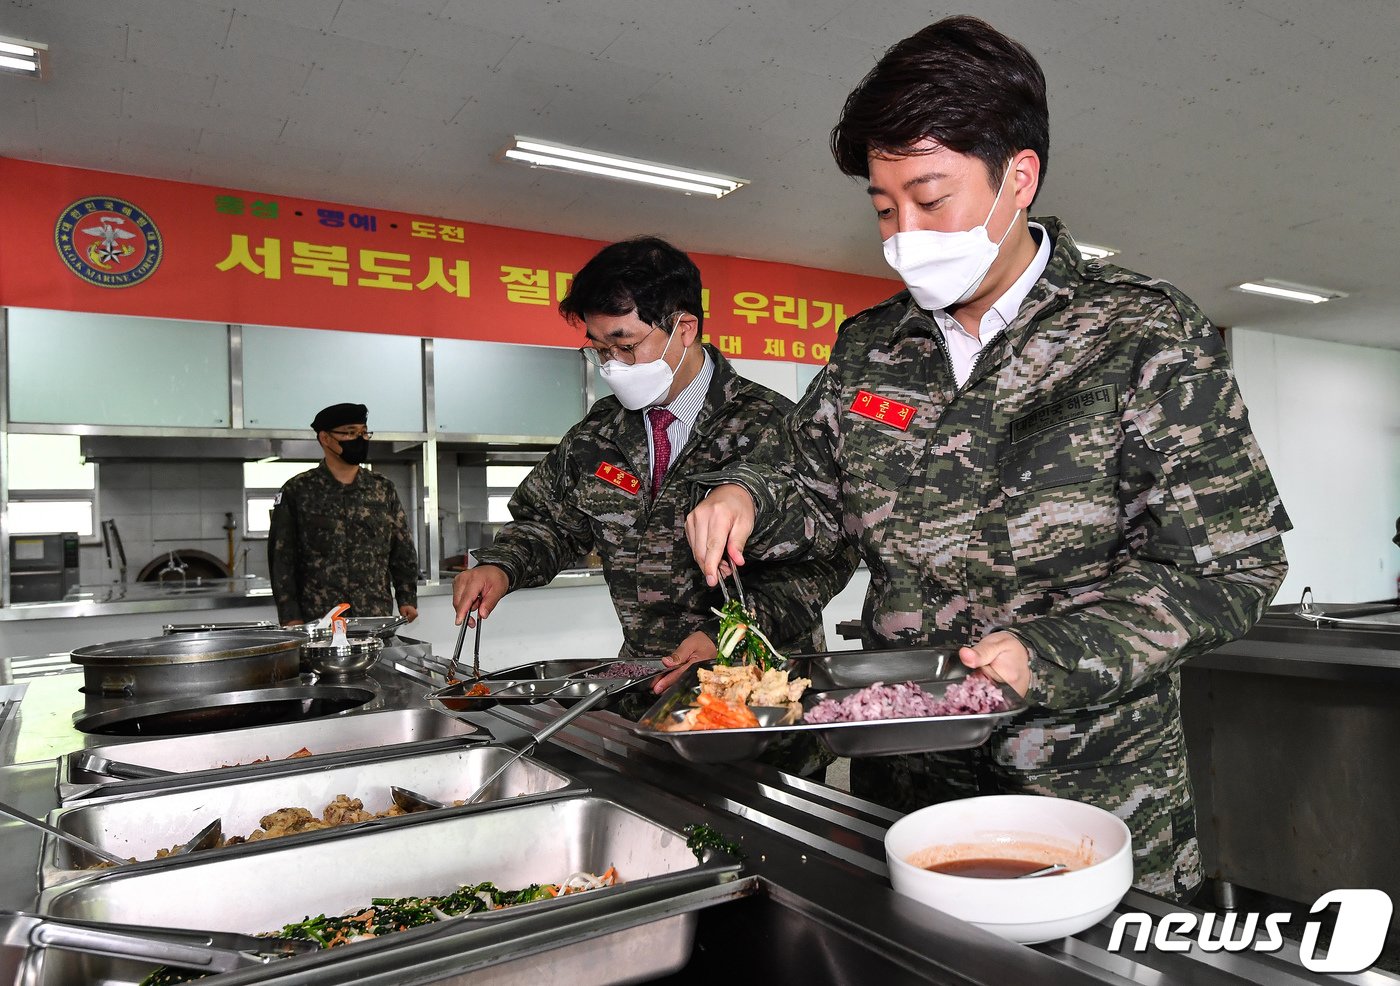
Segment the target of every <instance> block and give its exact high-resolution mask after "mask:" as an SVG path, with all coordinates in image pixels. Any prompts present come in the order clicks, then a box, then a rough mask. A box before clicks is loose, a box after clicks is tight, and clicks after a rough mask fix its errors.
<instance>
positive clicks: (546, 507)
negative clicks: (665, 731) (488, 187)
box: [452, 237, 855, 774]
mask: <svg viewBox="0 0 1400 986" xmlns="http://www.w3.org/2000/svg"><path fill="white" fill-rule="evenodd" d="M559 311H560V313H561V314H562V315H563V316H564V317H565V318H567V319H568V320H569V321H571V322H573V323H574V324H576V325H578V326H579V327H581V328H583V329H585V331H586V333H587V340H586V341H587V345H585V346H584V347H583V348H582V350H581V351H582V353H583V355H584V357H585V358H586V359H588V360H589V361H590V362H591V363H592V364H593V365H594V366H596V367H598V368H599V372H600V376H601V377H602V378H603V379H604V380H605V381H606V382H607V383H608V384H609V386H610V387H611V388H612V390H613V396H609V397H603V398H601V399H600V400H598V401H597V402H596V403H594V405H593V407H592V408H591V409H590V410H589V412H588V414H587V415H586V416H585V417H584V419H583V420H582V421H581V422H579V423H578V424H577V425H575V426H574V427H573V428H571V429H570V430H569V433H568V434H567V435H565V436H564V439H563V441H561V442H560V443H559V444H558V445H557V446H555V448H554V449H553V450H551V451H550V452H549V454H548V455H546V456H545V458H544V460H543V461H542V462H541V463H540V464H539V465H538V466H536V467H535V469H534V470H532V471H531V473H530V474H529V476H527V477H526V478H525V481H524V482H523V483H521V484H520V486H519V487H518V488H517V489H516V491H515V494H514V496H512V497H511V501H510V512H511V516H512V517H513V518H514V520H513V522H512V523H510V524H507V525H506V526H505V528H504V529H503V530H502V531H501V533H500V534H498V535H497V536H496V540H495V543H494V544H493V545H492V546H491V547H489V548H487V549H485V550H482V551H478V552H476V558H477V562H478V564H477V566H476V567H475V568H471V569H468V570H467V571H465V572H462V573H461V574H459V575H458V576H457V578H456V580H455V582H454V585H453V593H452V601H453V606H454V607H455V608H456V611H457V621H458V622H459V623H460V622H461V621H462V620H464V619H468V615H467V614H468V613H469V612H470V611H471V610H472V609H473V608H476V607H478V606H479V607H480V608H479V610H478V612H479V615H480V616H481V617H487V616H490V614H491V611H492V610H493V609H494V608H495V606H496V604H497V603H498V602H499V601H500V600H501V598H502V597H503V596H504V595H505V594H506V593H507V592H510V591H513V590H515V589H519V588H528V587H531V586H540V585H545V584H546V583H548V582H549V581H550V580H551V579H553V578H554V577H555V576H556V575H558V574H559V572H560V570H561V569H563V568H564V567H565V566H567V565H570V564H572V563H574V562H575V561H576V560H577V559H579V558H581V557H583V556H584V555H585V554H587V553H588V552H590V551H597V552H598V554H599V555H600V556H601V557H602V560H603V575H604V577H605V578H606V579H607V583H608V589H609V591H610V593H611V594H612V599H613V606H614V607H615V608H616V610H617V616H618V620H619V621H620V622H621V624H622V633H623V645H622V650H621V653H620V654H619V655H618V657H619V658H620V659H621V660H658V659H661V660H664V661H665V662H666V663H667V664H668V665H669V666H671V667H673V668H675V669H676V670H675V671H674V672H672V673H670V674H667V675H665V676H663V677H662V678H661V679H659V680H658V681H657V682H656V683H655V685H654V686H653V687H654V689H655V690H656V691H658V692H659V691H662V690H664V688H665V687H667V686H668V685H669V684H670V683H671V682H672V681H673V680H675V679H676V678H678V677H679V676H680V674H681V671H682V670H683V668H684V666H687V665H689V664H692V663H695V662H698V661H705V660H711V659H713V658H714V657H715V640H714V633H715V631H716V630H717V629H718V619H717V618H716V617H715V616H714V615H713V614H712V613H711V612H710V608H711V607H712V606H718V605H719V604H720V603H721V602H722V599H721V598H720V594H719V590H718V589H714V588H711V587H709V586H707V585H706V584H705V581H704V579H702V578H701V576H700V573H699V572H698V571H697V570H696V568H695V566H694V565H693V564H692V563H691V560H690V551H689V549H688V548H687V546H686V542H685V526H684V525H685V515H686V512H687V511H688V510H689V509H690V506H691V499H690V497H691V486H690V482H689V479H690V477H691V476H693V475H694V474H696V473H699V472H708V471H712V470H715V469H720V468H723V467H725V466H727V465H729V464H731V463H733V462H735V461H737V460H738V459H739V458H741V457H744V458H752V459H754V460H756V461H761V462H774V461H780V460H785V459H787V458H790V457H791V454H792V450H791V448H790V447H789V446H788V444H787V441H786V438H785V437H784V433H783V430H782V429H781V428H780V427H779V425H780V423H781V422H782V420H783V415H784V413H785V412H787V411H788V410H789V409H790V408H791V407H792V402H791V401H789V400H788V399H787V398H785V397H783V396H781V395H780V394H777V393H775V392H773V391H772V390H769V389H768V388H767V387H762V386H760V385H759V384H756V383H753V382H752V381H749V380H746V379H744V378H743V377H741V376H739V374H738V373H736V372H735V371H734V368H733V367H732V366H730V364H729V362H728V361H727V360H726V359H725V358H724V356H723V355H722V354H721V353H720V352H719V350H717V349H715V348H714V347H712V346H709V345H704V344H702V343H701V341H700V339H701V333H702V326H703V320H704V311H703V308H702V306H701V286H700V271H699V269H698V268H697V267H696V266H695V264H694V263H693V262H692V261H691V259H690V258H689V257H687V256H686V255H685V254H684V253H683V252H681V251H680V250H678V249H676V248H675V247H674V246H672V245H671V244H669V243H667V242H665V241H664V240H660V239H656V238H654V237H645V238H640V239H635V240H628V241H625V242H622V243H614V244H612V245H611V246H608V247H605V248H603V250H602V251H601V252H599V253H598V254H597V256H595V257H594V258H593V259H592V260H590V261H589V262H588V263H587V264H585V265H584V267H583V269H582V270H580V271H579V272H578V275H577V276H576V277H575V278H574V280H573V283H572V286H571V288H570V291H569V295H568V297H566V298H565V299H564V300H563V302H561V303H560V305H559ZM830 558H831V559H834V560H829V559H828V557H827V556H818V555H814V556H812V557H810V558H809V559H808V560H805V561H803V562H800V563H797V564H783V563H776V564H771V565H768V564H759V565H753V566H751V567H750V570H748V571H746V572H745V578H744V588H745V590H746V594H747V596H748V601H749V603H750V606H751V608H752V609H753V610H754V611H755V616H756V617H757V622H758V625H759V626H760V627H762V628H763V630H764V632H765V633H766V634H767V636H768V637H769V639H771V640H772V641H773V643H774V645H775V646H776V647H777V648H778V650H779V651H780V652H783V653H789V652H792V653H797V652H813V651H821V650H824V649H825V635H824V634H823V631H822V607H823V606H825V605H826V603H827V602H828V601H829V600H830V599H831V597H832V596H834V595H835V594H836V593H837V592H839V591H840V590H841V589H842V588H843V587H844V586H845V584H846V582H847V581H848V580H849V579H850V576H851V572H852V571H853V570H854V568H855V552H854V551H853V550H851V549H850V548H849V547H847V546H845V545H839V546H837V547H836V548H835V550H834V551H833V552H832V555H831V556H830ZM648 704H650V702H647V703H644V704H641V705H637V704H635V703H634V704H633V706H632V707H630V708H629V709H628V710H626V711H628V712H630V713H631V714H633V715H634V716H635V715H636V714H639V713H641V712H642V711H645V708H646V705H648ZM829 759H830V758H829V757H827V758H823V757H822V756H820V755H818V754H817V752H816V747H815V745H814V744H810V743H809V744H803V747H802V750H801V751H800V752H797V751H788V755H787V756H786V757H782V756H780V757H779V760H778V761H775V762H780V763H781V765H782V766H785V767H787V768H788V769H791V770H793V771H795V772H798V773H804V774H805V773H810V772H811V771H813V770H815V769H817V768H818V767H820V766H822V764H823V763H825V762H827V761H829Z"/></svg>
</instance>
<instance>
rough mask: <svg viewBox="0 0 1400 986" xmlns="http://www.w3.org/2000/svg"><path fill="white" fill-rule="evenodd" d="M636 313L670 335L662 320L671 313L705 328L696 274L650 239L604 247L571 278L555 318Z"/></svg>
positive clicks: (664, 246)
mask: <svg viewBox="0 0 1400 986" xmlns="http://www.w3.org/2000/svg"><path fill="white" fill-rule="evenodd" d="M634 311H635V312H636V313H637V317H638V318H640V319H641V320H642V321H643V322H646V323H647V324H648V325H659V326H661V328H662V329H663V330H665V331H666V332H670V331H671V330H672V328H674V326H673V325H671V324H670V323H668V322H666V318H667V317H668V316H670V315H674V314H675V313H676V312H689V313H690V314H691V315H694V316H695V319H696V321H697V322H698V323H699V325H700V328H701V329H702V330H703V329H704V327H705V311H704V305H702V304H701V300H700V268H698V267H696V266H695V262H694V261H693V260H691V259H690V258H689V257H687V256H686V255H685V254H684V253H683V252H681V251H680V250H677V249H676V248H675V247H673V246H671V244H669V243H667V242H666V241H665V240H663V239H660V238H658V237H655V236H639V237H637V238H636V239H632V240H623V241H622V242H621V243H613V244H611V245H609V246H605V247H603V249H601V250H599V251H598V253H597V254H596V255H595V256H594V257H593V259H592V260H590V261H589V262H588V263H586V264H584V265H583V269H582V270H580V271H579V272H578V273H577V274H575V275H574V282H573V284H572V285H571V286H570V287H569V293H568V295H567V296H565V298H564V300H563V301H561V302H559V314H561V315H563V316H564V317H565V318H567V319H568V320H569V321H570V322H575V323H577V322H582V321H583V320H584V319H585V318H587V317H588V316H589V315H627V314H629V313H631V312H634Z"/></svg>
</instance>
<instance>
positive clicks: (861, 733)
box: [632, 667, 1026, 763]
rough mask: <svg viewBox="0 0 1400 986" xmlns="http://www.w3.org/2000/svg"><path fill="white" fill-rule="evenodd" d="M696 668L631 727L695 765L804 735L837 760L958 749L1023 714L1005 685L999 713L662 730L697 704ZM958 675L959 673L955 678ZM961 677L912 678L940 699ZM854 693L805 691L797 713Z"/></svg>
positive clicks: (760, 712)
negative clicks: (809, 736)
mask: <svg viewBox="0 0 1400 986" xmlns="http://www.w3.org/2000/svg"><path fill="white" fill-rule="evenodd" d="M696 671H697V668H695V667H692V668H690V669H689V670H687V672H686V674H685V675H683V676H682V677H681V679H680V681H678V682H677V683H676V684H675V685H673V686H671V688H669V689H667V691H666V692H664V693H663V694H662V696H661V697H660V698H659V699H658V700H657V701H656V703H655V704H654V705H653V706H652V707H651V708H650V709H648V710H647V711H646V712H645V713H644V714H643V715H642V717H641V719H640V720H639V721H638V722H637V723H635V724H634V725H633V727H632V729H633V732H635V733H637V734H638V735H640V736H648V737H650V738H652V739H656V740H661V741H662V742H664V743H669V744H670V745H671V747H672V748H673V749H675V751H676V752H677V753H679V754H680V755H681V756H682V757H683V758H685V759H686V760H690V761H692V762H694V763H729V762H733V761H736V760H748V759H752V758H754V757H757V756H759V755H760V754H762V753H763V751H764V750H766V749H767V748H768V746H769V744H770V743H772V741H773V740H774V739H776V738H777V737H779V736H783V735H787V734H790V733H810V734H812V735H814V736H816V737H817V739H819V740H820V741H821V742H822V744H823V745H824V746H826V748H827V749H829V750H830V751H831V752H832V753H834V754H836V755H837V756H838V757H878V756H888V755H891V754H896V753H923V752H928V751H933V750H961V749H967V748H969V747H973V746H979V745H981V744H982V743H985V742H986V741H987V739H988V738H989V737H990V736H991V734H992V730H993V729H995V728H996V726H997V725H998V724H999V723H1001V722H1003V721H1004V720H1006V719H1009V718H1011V717H1013V716H1016V715H1019V714H1020V713H1021V712H1023V711H1025V708H1026V702H1025V699H1023V698H1022V697H1021V696H1019V695H1017V694H1016V693H1015V691H1013V690H1012V689H1011V688H1010V687H1008V686H1006V685H1001V684H998V685H997V687H998V689H999V690H1000V691H1001V693H1002V695H1003V696H1004V697H1005V698H1006V703H1007V707H1006V708H1005V709H1004V710H1002V711H1001V712H984V713H978V714H974V715H954V716H927V717H920V718H916V719H874V720H866V721H862V722H833V723H808V722H802V721H800V720H799V721H798V722H796V723H792V724H789V725H778V723H780V722H781V721H782V719H783V718H784V716H785V714H786V712H787V710H786V709H763V708H761V707H754V706H751V707H750V710H751V711H752V712H753V713H754V715H755V717H756V718H757V719H758V721H759V725H757V726H752V727H748V728H744V729H696V730H686V731H682V732H673V731H670V730H668V729H665V728H663V727H664V725H666V724H669V723H675V722H679V721H680V720H681V718H682V717H683V716H684V715H685V713H686V712H688V711H689V709H690V707H691V706H693V705H694V704H695V697H696V695H698V694H699V684H698V677H697V675H696ZM960 677H961V676H960ZM958 680H959V678H952V679H947V680H944V681H916V682H914V684H916V685H918V686H919V687H920V688H922V689H923V690H924V691H925V692H927V693H929V694H930V695H932V696H934V697H935V698H942V697H943V694H944V693H945V692H946V691H947V689H948V687H949V686H950V685H952V684H954V683H955V682H956V681H958ZM856 691H859V689H856V688H846V689H833V690H830V691H825V692H819V691H815V690H812V689H809V690H808V691H807V693H806V694H804V695H803V696H802V707H803V710H804V711H805V710H808V709H811V708H812V706H814V705H816V704H817V703H818V702H821V701H822V700H824V699H837V700H839V699H842V698H845V697H846V696H848V695H850V694H852V693H854V692H856Z"/></svg>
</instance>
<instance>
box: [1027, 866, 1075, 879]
mask: <svg viewBox="0 0 1400 986" xmlns="http://www.w3.org/2000/svg"><path fill="white" fill-rule="evenodd" d="M1068 869H1069V867H1068V866H1066V865H1065V864H1064V863H1051V864H1050V865H1049V866H1042V867H1041V868H1040V869H1038V870H1031V871H1030V872H1029V873H1022V874H1021V875H1020V876H1018V877H1016V879H1018V880H1029V879H1030V878H1031V877H1033V876H1054V875H1055V874H1056V873H1064V872H1066V871H1067V870H1068Z"/></svg>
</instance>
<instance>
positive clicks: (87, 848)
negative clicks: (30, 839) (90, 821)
mask: <svg viewBox="0 0 1400 986" xmlns="http://www.w3.org/2000/svg"><path fill="white" fill-rule="evenodd" d="M0 814H3V815H9V816H10V817H11V818H16V819H18V820H19V821H21V822H23V823H24V824H26V825H32V826H33V827H34V828H36V829H39V830H40V831H43V832H47V833H49V835H51V836H53V837H54V838H56V839H62V840H63V841H64V842H67V843H68V844H69V845H73V846H77V847H78V848H79V849H81V850H83V852H85V853H89V854H90V855H93V856H96V857H97V858H98V859H100V860H102V861H103V862H106V863H116V864H117V865H118V866H125V865H127V864H128V863H130V862H131V860H130V859H127V858H124V857H122V856H118V855H116V854H115V853H110V852H108V851H107V850H106V849H103V848H102V847H101V846H95V845H93V844H92V843H91V842H88V841H87V840H86V839H80V838H78V837H77V836H76V835H69V834H68V833H67V832H65V831H63V830H62V829H59V828H55V827H54V826H52V825H50V824H49V823H48V822H45V821H42V820H40V819H38V818H35V817H34V816H33V815H30V814H27V813H25V812H22V811H20V810H19V809H18V808H16V807H14V806H13V805H7V804H5V802H3V801H0Z"/></svg>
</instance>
